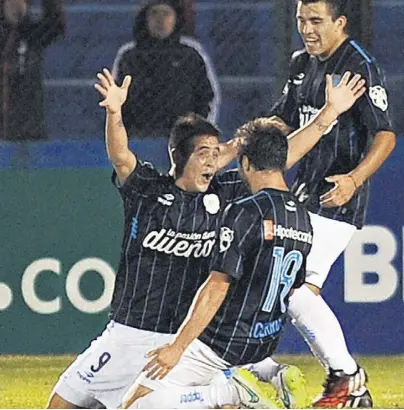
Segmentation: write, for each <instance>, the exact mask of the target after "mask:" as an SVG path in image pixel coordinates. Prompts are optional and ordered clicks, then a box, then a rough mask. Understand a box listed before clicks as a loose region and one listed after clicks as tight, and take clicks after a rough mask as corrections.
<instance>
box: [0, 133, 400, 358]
mask: <svg viewBox="0 0 404 410" xmlns="http://www.w3.org/2000/svg"><path fill="white" fill-rule="evenodd" d="M136 147H137V151H138V152H139V155H140V156H141V157H143V158H148V159H151V160H152V161H153V162H154V163H155V164H156V165H157V166H158V167H159V168H161V169H166V167H167V165H168V158H167V154H166V150H165V142H164V141H154V142H153V143H144V142H139V143H137V144H136ZM62 153H63V154H62ZM403 155H404V143H403V141H402V140H401V139H400V140H399V143H398V147H397V149H396V150H395V152H394V153H393V155H392V157H390V158H389V160H388V161H387V162H386V163H385V164H384V165H383V167H382V169H381V170H380V171H379V172H378V173H377V174H376V176H375V177H374V179H373V187H372V197H371V205H370V208H369V213H368V218H367V225H366V227H365V228H364V229H363V230H362V231H360V232H358V233H357V234H356V236H355V239H354V240H353V242H352V243H351V244H350V246H349V248H348V250H347V252H345V257H344V258H340V260H339V261H338V263H337V264H336V265H335V266H334V268H333V270H332V272H331V274H330V277H329V280H328V282H327V285H326V287H325V292H324V296H325V298H326V300H327V301H328V302H329V303H330V304H331V306H332V307H333V309H334V310H335V311H336V313H337V315H338V317H339V318H340V319H341V322H342V326H343V328H344V329H345V331H346V336H347V339H348V343H349V346H350V347H351V349H352V350H353V351H354V352H356V353H363V354H398V353H404V321H403V320H402V318H403V314H402V312H403V307H404V306H403V303H404V291H403V284H404V281H403V275H404V270H403V258H402V253H403V246H402V243H403V235H404V228H403V225H404V208H403V206H402V203H403V194H402V188H401V187H402V186H404V166H403V162H402V157H403ZM0 158H1V159H2V162H1V166H2V170H1V172H0V178H1V181H0V191H1V202H2V204H1V207H0V232H1V233H2V235H1V236H2V245H1V247H0V329H1V338H0V353H3V354H5V353H32V354H34V353H35V354H39V353H67V352H79V351H80V350H82V349H83V348H85V347H86V345H87V344H88V342H89V341H90V340H91V339H92V338H93V337H95V336H96V335H97V333H98V332H100V331H101V329H102V327H103V326H104V325H105V323H106V322H107V312H108V302H109V300H110V296H111V291H112V286H113V280H114V270H115V268H116V267H117V263H118V258H119V253H120V242H121V235H122V208H121V202H120V198H119V195H118V194H117V192H116V191H115V189H114V188H113V186H112V184H111V183H110V174H111V170H110V168H109V166H108V162H107V158H106V155H105V151H104V148H103V144H102V143H101V142H98V141H86V142H55V143H47V144H26V145H23V146H19V147H16V146H14V145H10V144H2V145H1V146H0ZM281 351H282V352H289V353H297V352H306V351H307V349H306V347H305V345H304V343H303V342H302V340H301V339H300V338H299V336H298V335H297V333H296V332H295V331H294V329H291V330H290V331H287V332H286V334H285V337H284V339H283V342H282V344H281Z"/></svg>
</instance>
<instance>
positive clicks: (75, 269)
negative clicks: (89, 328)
mask: <svg viewBox="0 0 404 410" xmlns="http://www.w3.org/2000/svg"><path fill="white" fill-rule="evenodd" d="M89 271H95V272H97V273H98V274H99V275H100V276H101V277H102V279H103V280H104V291H103V293H102V295H101V296H100V297H99V298H98V299H96V300H87V299H86V298H85V297H84V296H83V294H82V293H81V291H80V280H81V278H82V277H83V276H84V274H85V273H86V272H89ZM114 283H115V272H114V270H113V269H112V268H111V266H109V265H108V263H107V262H104V261H103V260H102V259H99V258H87V259H82V260H81V261H79V262H77V263H76V264H75V265H74V266H72V268H71V269H70V271H69V273H68V275H67V278H66V295H67V297H68V298H69V300H70V302H71V303H72V305H73V306H74V307H75V308H76V309H77V310H79V311H80V312H83V313H99V312H101V311H103V310H104V309H106V308H107V307H108V306H109V304H110V303H111V299H112V293H113V290H114Z"/></svg>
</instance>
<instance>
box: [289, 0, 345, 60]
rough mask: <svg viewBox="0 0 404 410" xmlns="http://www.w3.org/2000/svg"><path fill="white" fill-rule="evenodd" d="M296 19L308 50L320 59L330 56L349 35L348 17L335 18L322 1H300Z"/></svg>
mask: <svg viewBox="0 0 404 410" xmlns="http://www.w3.org/2000/svg"><path fill="white" fill-rule="evenodd" d="M296 19H297V29H298V31H299V33H300V36H301V37H302V40H303V43H304V46H305V48H306V51H307V52H308V53H309V54H311V55H314V56H317V57H319V58H320V60H324V59H326V58H328V57H330V56H331V55H332V54H333V53H334V52H335V51H336V50H337V48H338V47H339V46H340V45H341V43H343V41H344V40H345V39H346V37H347V34H346V33H345V32H344V28H345V26H346V17H344V16H341V17H338V18H337V19H336V20H333V16H332V11H331V9H330V7H329V6H328V5H327V4H326V3H324V2H322V1H320V2H317V3H309V4H303V3H302V2H301V1H299V3H298V5H297V11H296Z"/></svg>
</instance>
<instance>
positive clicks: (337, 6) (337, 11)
mask: <svg viewBox="0 0 404 410" xmlns="http://www.w3.org/2000/svg"><path fill="white" fill-rule="evenodd" d="M300 1H301V2H302V3H303V4H310V3H325V4H327V5H328V7H329V8H330V10H331V13H332V18H333V20H336V19H337V18H338V17H341V16H346V17H347V16H348V11H349V10H348V3H349V0H296V3H299V2H300Z"/></svg>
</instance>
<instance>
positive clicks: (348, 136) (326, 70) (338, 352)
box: [262, 0, 396, 408]
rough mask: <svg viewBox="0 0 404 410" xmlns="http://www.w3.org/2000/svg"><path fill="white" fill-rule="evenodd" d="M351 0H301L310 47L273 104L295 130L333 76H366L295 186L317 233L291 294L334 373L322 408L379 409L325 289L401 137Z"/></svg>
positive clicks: (309, 337)
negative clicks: (350, 27) (302, 279)
mask: <svg viewBox="0 0 404 410" xmlns="http://www.w3.org/2000/svg"><path fill="white" fill-rule="evenodd" d="M346 3H347V2H346V1H344V0H300V1H297V12H296V17H297V26H298V31H299V33H300V35H301V37H302V40H303V42H304V46H305V49H304V50H302V51H298V52H296V53H294V55H293V57H292V61H291V66H290V73H289V80H288V82H287V85H286V87H285V89H284V92H283V95H282V97H281V98H280V100H279V101H278V102H277V103H276V104H275V106H274V108H273V109H272V114H273V115H276V116H277V117H279V118H280V119H282V120H283V121H284V122H285V124H286V125H287V126H289V127H290V129H296V128H299V127H301V126H302V125H304V124H305V123H306V122H307V121H309V120H310V118H311V117H312V116H313V115H315V114H316V113H317V111H318V109H319V108H320V107H321V106H322V104H323V103H324V100H323V98H324V87H325V77H326V75H327V74H330V75H332V76H333V78H334V80H335V81H338V79H339V78H340V77H341V75H342V74H343V73H344V72H345V71H347V70H349V71H350V72H352V73H360V74H361V75H362V77H363V78H364V79H365V80H366V87H367V92H366V94H365V95H364V96H363V97H362V98H361V99H360V100H358V101H357V102H356V104H355V105H354V106H353V107H352V108H351V109H350V110H349V111H347V112H346V113H344V114H343V115H341V116H340V117H339V119H338V120H337V121H335V123H334V124H333V125H332V126H331V127H330V129H329V130H328V132H326V134H325V136H324V137H323V138H322V139H321V140H320V142H319V143H318V144H317V145H316V146H315V147H314V148H313V149H312V150H311V151H310V152H309V153H308V154H307V155H306V156H305V157H304V158H303V160H302V161H301V163H300V166H299V169H298V171H297V175H296V178H295V181H294V184H293V188H292V190H293V192H294V193H295V195H296V196H297V197H298V199H299V201H300V202H302V203H304V204H305V205H306V206H307V208H308V210H309V211H310V218H311V223H312V226H313V230H314V241H313V247H312V250H311V252H310V255H309V257H308V259H307V279H306V286H303V287H302V288H301V289H299V290H298V291H296V292H295V294H294V295H293V297H292V298H291V300H290V307H289V314H290V316H291V317H292V318H293V323H294V325H295V326H296V328H297V329H298V330H299V332H300V333H301V334H302V335H303V336H304V338H305V339H306V341H307V343H308V344H309V345H310V348H311V350H312V351H313V353H314V355H315V356H316V357H317V358H319V359H320V361H321V363H322V364H323V365H324V366H325V368H326V369H327V371H328V378H327V381H326V385H325V389H324V392H323V394H322V395H321V397H319V398H318V399H316V400H315V401H314V403H313V405H314V406H315V407H334V408H336V407H340V406H342V407H344V406H346V407H371V406H372V399H371V397H370V395H369V392H368V391H367V389H366V386H365V383H366V379H367V377H366V374H365V372H364V370H363V369H361V368H360V367H359V366H358V365H357V363H356V362H355V360H354V359H353V358H352V356H351V355H350V353H349V352H348V349H347V346H346V342H345V339H344V335H343V333H342V330H341V327H340V324H339V322H338V320H337V318H336V317H335V315H334V313H333V312H332V311H331V309H330V308H329V307H328V305H327V304H326V302H325V301H324V299H323V298H322V297H321V296H320V290H321V288H322V286H323V284H324V281H325V280H326V278H327V275H328V272H329V270H330V268H331V266H332V265H333V263H334V262H335V260H336V259H337V258H338V256H339V255H340V254H341V253H342V252H343V251H344V249H345V248H346V247H347V245H348V243H349V241H350V240H351V238H352V236H353V235H354V233H355V231H356V230H357V229H360V228H361V227H362V226H363V223H364V219H365V213H366V208H367V205H368V197H369V179H370V177H371V176H372V175H373V174H374V173H375V172H376V171H377V170H378V169H379V167H380V166H381V165H382V164H383V162H384V161H385V160H386V159H387V157H388V156H389V155H390V153H391V152H392V151H393V149H394V146H395V141H396V136H395V133H394V131H393V128H392V124H391V120H390V115H389V100H388V93H387V90H386V85H385V80H384V76H383V74H382V72H381V70H380V68H379V66H378V64H377V62H376V61H375V59H374V58H373V57H371V56H370V55H369V54H368V53H367V52H366V51H365V50H364V49H363V48H362V47H361V46H360V45H359V44H357V43H356V42H355V41H353V40H351V39H350V38H349V35H348V34H347V23H348V22H347V16H346V10H345V6H346ZM265 365H266V366H267V368H266V371H265V372H264V373H265V374H264V375H263V376H264V379H266V380H270V379H273V378H275V377H274V375H276V371H277V365H276V363H274V362H271V360H267V361H266V363H265ZM262 367H263V366H262ZM278 368H279V367H278Z"/></svg>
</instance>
